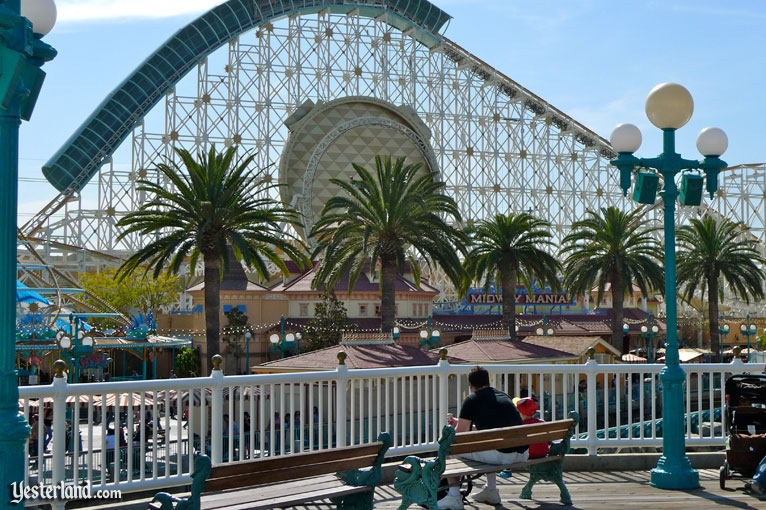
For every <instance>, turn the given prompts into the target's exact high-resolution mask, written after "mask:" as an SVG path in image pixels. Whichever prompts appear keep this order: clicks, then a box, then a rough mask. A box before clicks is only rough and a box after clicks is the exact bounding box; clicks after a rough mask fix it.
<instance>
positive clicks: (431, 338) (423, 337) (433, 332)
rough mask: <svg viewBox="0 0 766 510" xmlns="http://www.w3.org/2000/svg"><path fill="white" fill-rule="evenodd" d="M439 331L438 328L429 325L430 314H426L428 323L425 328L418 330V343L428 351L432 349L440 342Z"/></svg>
mask: <svg viewBox="0 0 766 510" xmlns="http://www.w3.org/2000/svg"><path fill="white" fill-rule="evenodd" d="M441 339H442V337H441V332H440V331H439V330H438V329H433V328H432V327H431V316H430V315H429V316H428V323H427V324H426V329H422V330H420V340H419V342H420V345H422V346H424V347H425V348H426V349H428V350H429V351H430V350H431V349H433V348H434V347H435V346H436V344H438V343H439V342H441Z"/></svg>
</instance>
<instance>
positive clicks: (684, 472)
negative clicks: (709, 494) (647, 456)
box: [650, 455, 700, 490]
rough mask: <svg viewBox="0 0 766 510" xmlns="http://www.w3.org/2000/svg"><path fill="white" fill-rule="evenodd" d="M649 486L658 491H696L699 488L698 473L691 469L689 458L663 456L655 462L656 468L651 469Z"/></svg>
mask: <svg viewBox="0 0 766 510" xmlns="http://www.w3.org/2000/svg"><path fill="white" fill-rule="evenodd" d="M650 485H651V486H652V487H656V488H658V489H670V490H683V489H696V488H697V487H699V486H700V476H699V471H697V470H696V469H692V466H691V463H689V458H688V457H686V456H682V457H666V456H664V455H663V456H662V457H660V460H659V462H657V467H656V468H654V469H652V477H651V481H650Z"/></svg>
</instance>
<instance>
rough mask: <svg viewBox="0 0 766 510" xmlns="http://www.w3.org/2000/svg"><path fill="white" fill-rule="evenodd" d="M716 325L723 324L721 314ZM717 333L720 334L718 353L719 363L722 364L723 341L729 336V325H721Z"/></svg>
mask: <svg viewBox="0 0 766 510" xmlns="http://www.w3.org/2000/svg"><path fill="white" fill-rule="evenodd" d="M718 323H719V324H723V314H721V318H720V319H719V320H718ZM718 332H719V333H720V334H721V342H720V345H719V346H718V352H720V353H721V363H723V341H724V340H725V339H726V335H728V334H729V325H728V324H723V325H722V326H721V329H719V330H718Z"/></svg>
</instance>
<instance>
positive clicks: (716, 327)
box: [707, 275, 723, 361]
mask: <svg viewBox="0 0 766 510" xmlns="http://www.w3.org/2000/svg"><path fill="white" fill-rule="evenodd" d="M707 288H708V300H707V301H708V303H707V307H708V308H707V309H708V315H709V316H710V350H711V351H713V354H716V355H717V356H718V357H717V358H716V361H718V360H719V359H721V358H720V355H721V350H723V346H722V345H721V338H720V326H721V325H720V324H718V275H710V276H708V279H707Z"/></svg>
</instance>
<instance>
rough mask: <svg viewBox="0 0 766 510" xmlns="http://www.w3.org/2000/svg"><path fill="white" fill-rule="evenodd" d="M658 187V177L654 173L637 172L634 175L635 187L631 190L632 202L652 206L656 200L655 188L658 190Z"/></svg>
mask: <svg viewBox="0 0 766 510" xmlns="http://www.w3.org/2000/svg"><path fill="white" fill-rule="evenodd" d="M659 186H660V176H659V175H657V174H656V173H654V172H646V171H643V170H641V171H639V172H638V173H636V186H635V187H634V188H633V200H635V201H636V202H638V203H640V204H647V205H652V204H654V202H655V201H656V200H657V188H659Z"/></svg>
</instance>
